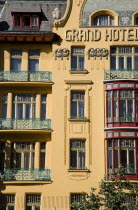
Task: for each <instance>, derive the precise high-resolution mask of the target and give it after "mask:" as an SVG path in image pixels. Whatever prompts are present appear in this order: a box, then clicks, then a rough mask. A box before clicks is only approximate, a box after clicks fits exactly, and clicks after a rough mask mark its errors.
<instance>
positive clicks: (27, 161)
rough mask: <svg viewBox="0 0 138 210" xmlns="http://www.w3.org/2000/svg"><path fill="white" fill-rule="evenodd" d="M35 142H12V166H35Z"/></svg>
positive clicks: (26, 167) (27, 167)
mask: <svg viewBox="0 0 138 210" xmlns="http://www.w3.org/2000/svg"><path fill="white" fill-rule="evenodd" d="M34 158H35V143H29V142H27V143H23V142H22V143H12V144H11V167H12V168H18V169H20V168H24V169H29V168H34Z"/></svg>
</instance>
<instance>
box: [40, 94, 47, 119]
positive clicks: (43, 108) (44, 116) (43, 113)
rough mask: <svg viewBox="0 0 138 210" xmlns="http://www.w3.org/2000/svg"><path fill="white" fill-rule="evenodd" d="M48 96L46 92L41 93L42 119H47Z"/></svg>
mask: <svg viewBox="0 0 138 210" xmlns="http://www.w3.org/2000/svg"><path fill="white" fill-rule="evenodd" d="M46 98H47V96H46V95H45V94H43V95H41V119H46Z"/></svg>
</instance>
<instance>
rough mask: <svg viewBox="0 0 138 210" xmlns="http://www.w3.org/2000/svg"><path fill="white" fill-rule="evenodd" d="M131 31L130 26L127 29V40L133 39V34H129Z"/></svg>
mask: <svg viewBox="0 0 138 210" xmlns="http://www.w3.org/2000/svg"><path fill="white" fill-rule="evenodd" d="M131 32H134V29H133V28H130V29H128V31H127V41H134V34H131ZM131 37H133V38H131Z"/></svg>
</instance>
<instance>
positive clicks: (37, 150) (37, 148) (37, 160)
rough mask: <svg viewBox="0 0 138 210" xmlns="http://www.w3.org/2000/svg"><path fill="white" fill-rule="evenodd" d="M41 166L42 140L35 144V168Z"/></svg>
mask: <svg viewBox="0 0 138 210" xmlns="http://www.w3.org/2000/svg"><path fill="white" fill-rule="evenodd" d="M39 166H40V142H36V144H35V168H39Z"/></svg>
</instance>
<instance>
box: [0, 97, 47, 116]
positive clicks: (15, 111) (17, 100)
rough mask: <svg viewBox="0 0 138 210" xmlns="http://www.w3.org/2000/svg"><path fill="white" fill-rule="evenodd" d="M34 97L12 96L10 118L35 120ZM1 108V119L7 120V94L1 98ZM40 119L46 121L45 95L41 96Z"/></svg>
mask: <svg viewBox="0 0 138 210" xmlns="http://www.w3.org/2000/svg"><path fill="white" fill-rule="evenodd" d="M36 96H37V95H35V94H13V97H12V118H16V119H35V118H36ZM1 100H2V107H1V117H2V118H7V108H8V105H9V104H8V103H7V101H8V94H3V95H2V96H1ZM40 102H41V113H40V118H41V119H46V103H47V95H46V94H42V95H41V101H40Z"/></svg>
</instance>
